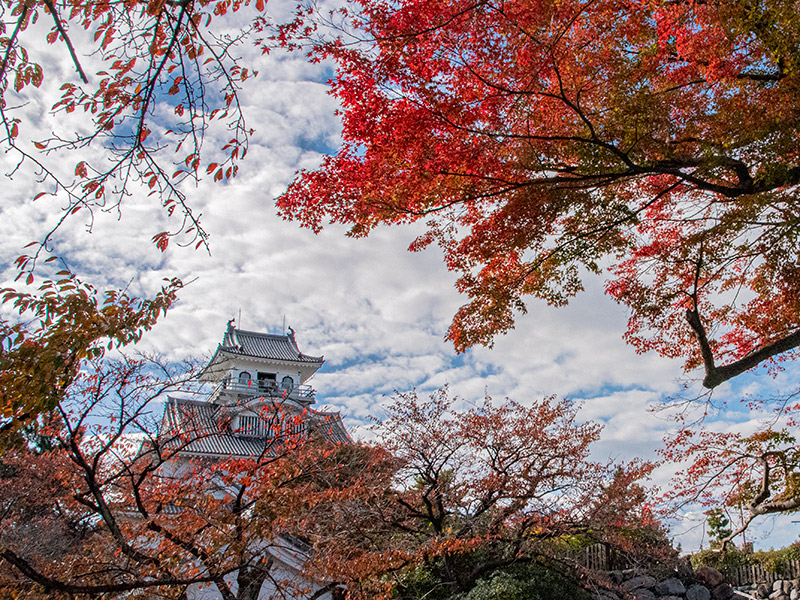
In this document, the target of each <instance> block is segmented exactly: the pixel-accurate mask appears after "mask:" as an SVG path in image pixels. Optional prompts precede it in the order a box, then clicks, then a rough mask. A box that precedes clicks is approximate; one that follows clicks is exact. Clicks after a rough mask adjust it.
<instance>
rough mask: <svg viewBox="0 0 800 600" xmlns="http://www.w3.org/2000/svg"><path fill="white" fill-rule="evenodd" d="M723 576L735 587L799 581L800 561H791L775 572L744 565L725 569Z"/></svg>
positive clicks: (756, 566)
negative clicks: (782, 580) (786, 580)
mask: <svg viewBox="0 0 800 600" xmlns="http://www.w3.org/2000/svg"><path fill="white" fill-rule="evenodd" d="M723 574H724V575H725V578H726V579H727V580H728V582H729V583H730V584H731V585H732V586H734V587H739V586H743V585H751V584H753V583H769V584H771V583H772V582H773V581H775V580H777V579H797V578H798V577H800V560H790V561H788V562H787V563H785V564H783V565H781V566H780V567H779V568H778V570H777V571H775V572H772V571H767V570H766V569H765V568H764V567H762V566H761V565H742V566H740V567H731V568H729V569H725V570H724V571H723Z"/></svg>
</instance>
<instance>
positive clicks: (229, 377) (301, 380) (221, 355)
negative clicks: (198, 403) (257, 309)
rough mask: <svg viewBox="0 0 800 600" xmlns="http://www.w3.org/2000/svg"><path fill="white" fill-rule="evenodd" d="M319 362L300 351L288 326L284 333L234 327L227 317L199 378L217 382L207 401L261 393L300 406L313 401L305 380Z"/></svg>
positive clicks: (225, 401)
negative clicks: (216, 344)
mask: <svg viewBox="0 0 800 600" xmlns="http://www.w3.org/2000/svg"><path fill="white" fill-rule="evenodd" d="M323 362H324V359H323V357H322V356H309V355H307V354H303V353H302V352H300V350H299V349H298V348H297V343H296V342H295V338H294V330H293V329H292V328H291V327H290V328H289V333H288V334H286V335H276V334H271V333H259V332H255V331H245V330H243V329H236V328H235V327H234V326H233V320H230V321H228V328H227V330H226V331H225V334H224V336H223V339H222V343H221V344H220V345H219V346H218V347H217V349H216V351H215V352H214V356H212V357H211V360H210V361H209V363H208V365H207V366H206V368H205V369H204V371H203V374H202V375H201V377H200V379H201V381H209V382H218V385H217V387H216V389H215V390H214V392H212V394H211V396H210V397H209V399H208V401H209V402H214V403H217V404H222V405H226V406H230V405H235V404H242V403H246V402H248V401H249V400H250V399H252V398H256V397H264V398H274V399H281V400H283V401H290V402H294V403H296V404H297V405H298V406H299V407H301V408H303V407H307V406H310V405H311V404H313V403H314V401H315V400H314V390H313V388H311V386H310V385H307V384H306V382H307V381H308V380H309V378H310V377H311V376H312V375H313V374H314V373H315V372H316V371H317V370H318V369H319V368H320V367H321V366H322V364H323Z"/></svg>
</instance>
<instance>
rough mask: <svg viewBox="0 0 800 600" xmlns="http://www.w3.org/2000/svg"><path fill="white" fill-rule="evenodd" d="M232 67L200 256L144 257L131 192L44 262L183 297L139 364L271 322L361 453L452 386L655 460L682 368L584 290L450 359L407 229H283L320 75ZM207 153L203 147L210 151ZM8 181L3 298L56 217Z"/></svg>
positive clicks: (733, 392)
mask: <svg viewBox="0 0 800 600" xmlns="http://www.w3.org/2000/svg"><path fill="white" fill-rule="evenodd" d="M240 51H241V53H242V55H243V57H244V60H245V61H246V62H247V63H248V64H251V65H252V67H253V68H255V69H257V70H258V71H259V72H260V74H259V76H258V78H257V79H256V80H255V81H254V82H253V83H251V84H250V85H247V86H245V87H244V89H243V91H242V96H241V98H242V101H243V105H244V111H245V115H246V118H247V120H248V126H250V127H253V128H254V129H255V133H254V135H253V137H252V139H251V146H250V151H249V153H248V156H247V159H246V160H245V161H244V162H243V163H242V164H241V168H240V174H239V176H238V177H237V178H236V179H234V180H233V181H232V182H231V183H229V184H224V185H220V184H216V185H215V184H212V183H211V182H210V181H208V180H206V181H202V182H201V183H200V184H199V185H198V186H197V187H192V188H187V189H186V192H187V194H188V196H189V199H190V202H191V204H192V206H193V208H194V209H195V211H197V212H199V213H202V221H203V224H204V226H205V228H206V229H207V231H208V232H209V233H210V234H211V239H210V248H211V253H210V255H209V254H208V253H206V252H204V251H203V250H193V249H191V248H180V247H174V246H171V247H170V248H169V249H168V250H167V252H165V253H162V252H160V251H159V250H158V249H157V248H156V247H155V246H154V245H153V244H152V243H149V240H150V238H151V237H152V236H153V235H154V234H156V233H158V232H159V231H162V230H163V229H166V226H165V223H166V217H165V215H164V213H163V211H162V210H161V209H160V207H159V206H158V205H157V203H154V201H153V199H152V198H148V197H147V194H146V193H145V192H144V191H141V190H137V191H135V193H134V194H133V195H132V196H131V197H129V198H126V199H125V201H124V204H123V205H122V207H121V209H120V211H111V212H109V213H103V212H97V213H95V218H94V222H93V223H91V232H89V231H88V229H89V223H88V222H87V220H86V218H85V217H82V216H81V214H80V213H79V214H78V215H76V216H75V217H73V218H71V219H70V220H68V221H67V222H66V224H65V225H64V226H63V227H62V228H61V229H60V230H59V231H58V232H57V234H56V236H55V237H54V242H53V250H54V253H55V254H57V255H59V256H61V257H62V258H63V259H64V260H65V261H66V262H67V264H68V265H69V267H70V268H72V269H73V270H74V271H75V272H77V273H78V274H80V275H81V276H82V277H84V278H85V279H86V280H88V281H91V282H93V283H94V284H95V285H97V286H98V287H114V286H117V287H124V286H128V288H129V290H130V291H131V292H132V293H137V294H139V293H141V294H152V293H153V292H154V291H155V290H156V289H158V287H159V286H160V282H161V280H162V279H163V278H165V277H174V276H177V277H180V278H182V279H183V280H184V281H187V282H188V281H190V282H191V283H190V284H189V285H188V286H187V287H186V288H185V289H184V290H183V291H182V293H181V295H180V301H179V303H178V304H177V305H176V306H175V307H174V309H173V310H172V311H171V312H170V313H169V315H168V316H167V317H166V318H164V319H163V320H162V322H161V323H160V324H159V325H158V326H157V327H156V329H155V330H154V331H153V332H152V333H151V334H150V335H149V336H148V337H147V338H145V341H144V344H145V345H146V347H147V348H149V349H153V350H157V351H159V352H162V353H164V354H166V355H169V356H171V357H175V358H180V357H184V356H188V355H194V356H198V355H200V356H202V355H208V354H210V353H211V352H212V351H213V350H214V348H215V347H216V345H217V344H218V343H219V342H220V341H221V338H222V333H223V331H224V328H225V324H226V322H227V321H228V319H230V318H236V319H237V321H238V323H239V326H240V327H242V328H244V329H251V330H258V331H269V332H273V333H279V332H282V331H283V326H284V322H285V323H286V325H288V326H291V327H293V328H294V329H295V330H296V332H297V340H298V344H299V346H300V349H301V350H302V351H304V352H307V353H309V354H317V355H318V354H323V355H324V356H325V358H326V364H325V366H324V367H323V369H322V370H321V371H320V372H319V373H318V374H317V375H316V376H315V377H314V379H313V381H312V384H313V385H314V387H315V388H316V389H317V392H318V395H317V399H318V404H320V405H327V406H329V407H331V408H334V409H336V410H340V411H341V412H342V414H343V416H344V417H345V421H346V423H347V424H348V425H349V427H350V428H351V429H352V430H353V431H355V432H356V434H357V435H358V431H359V427H360V426H361V425H363V423H364V422H365V420H366V419H367V417H369V416H370V415H374V416H378V417H380V415H381V403H382V402H385V401H386V399H387V398H388V397H389V396H391V394H392V393H393V392H394V391H395V390H399V391H405V390H410V389H411V388H416V389H417V390H418V391H423V392H424V391H426V390H433V389H435V388H437V387H440V386H442V385H444V384H449V386H450V387H451V389H452V390H453V391H454V392H455V393H456V394H458V395H459V396H461V397H463V398H464V399H465V402H470V401H474V400H478V399H480V398H482V397H483V396H484V394H489V395H491V396H492V397H494V398H503V397H506V396H507V397H510V398H512V399H514V400H517V401H519V402H523V403H524V402H526V401H527V400H530V399H533V398H539V397H541V396H543V395H546V394H547V395H549V394H557V395H559V396H561V397H566V398H572V399H574V400H576V401H579V402H582V404H583V408H582V411H581V413H580V414H581V417H582V418H584V419H592V420H596V421H600V422H602V423H603V424H604V425H605V429H604V432H603V437H602V441H601V443H600V444H599V445H598V447H597V449H596V456H597V457H598V458H607V457H612V458H619V459H630V458H633V457H636V456H639V457H643V458H653V457H654V456H655V454H654V453H655V451H656V449H657V448H658V447H659V445H660V444H661V439H662V437H663V435H664V434H665V432H666V431H667V430H669V429H670V428H671V427H672V426H673V423H672V421H671V420H670V418H669V417H668V416H667V415H666V414H664V413H663V412H654V411H653V410H652V408H653V407H657V406H660V405H663V404H664V403H665V402H670V401H672V400H674V399H678V398H684V397H691V396H692V395H694V394H696V393H697V391H698V389H699V388H698V387H697V384H696V382H694V383H693V382H692V381H691V379H690V378H687V377H686V376H685V375H684V374H683V373H682V371H681V365H680V364H679V363H677V362H675V361H670V360H667V359H664V358H661V357H658V356H655V355H637V354H636V353H635V352H634V351H633V350H632V349H631V348H630V347H629V346H626V345H625V344H624V342H623V341H622V339H621V335H622V332H623V331H624V329H625V324H626V314H625V311H624V309H623V308H621V307H619V306H617V305H615V304H614V303H613V302H612V301H611V300H609V299H608V298H606V297H605V296H604V295H603V294H602V280H601V279H599V278H589V279H587V281H586V292H585V293H584V294H582V295H580V296H579V297H578V298H576V299H575V300H574V301H573V302H572V304H571V305H570V306H568V307H566V308H562V309H552V308H548V307H546V306H542V305H539V304H531V305H530V306H529V313H528V314H527V315H525V316H521V317H519V319H518V321H517V327H516V329H515V330H514V331H512V332H511V333H509V334H508V335H505V336H503V337H500V338H498V339H497V340H496V344H495V346H494V348H493V349H485V348H476V349H473V350H471V351H469V352H467V353H466V354H464V355H461V356H458V355H456V354H455V353H454V351H453V349H452V347H451V346H450V345H449V344H448V343H446V342H445V341H444V335H445V333H446V330H447V327H448V325H449V322H450V318H451V317H452V315H453V314H454V312H455V311H456V309H457V308H458V307H459V306H460V304H461V303H462V302H463V298H460V297H459V295H458V294H457V292H456V291H455V289H454V287H453V283H454V276H453V274H451V273H449V272H448V271H447V270H446V269H445V268H444V266H443V263H442V257H441V254H440V253H439V252H438V250H437V249H436V248H432V249H429V250H426V251H425V252H422V253H417V254H411V253H408V252H407V251H406V248H407V246H408V244H409V242H411V241H412V240H413V238H414V237H415V235H417V234H418V233H419V231H420V230H419V229H415V228H414V227H394V228H388V229H381V230H378V231H377V232H375V233H374V234H372V235H371V236H370V237H369V238H368V239H359V240H354V239H350V238H347V237H346V236H345V235H344V229H343V228H341V227H328V228H327V229H325V230H324V231H323V232H322V233H320V234H319V235H314V234H313V233H311V232H309V231H304V230H300V229H298V227H297V226H296V225H295V224H293V223H290V222H285V221H283V220H281V219H280V218H279V217H278V216H277V215H276V210H275V204H274V202H275V198H276V197H277V196H278V195H279V194H281V193H282V192H283V191H284V190H285V188H286V186H287V184H288V183H289V182H290V181H291V179H292V177H293V174H294V173H295V172H296V171H297V170H298V169H301V168H313V167H314V166H315V165H316V164H318V162H319V161H320V158H321V156H322V153H323V152H326V151H332V150H333V149H335V148H336V146H337V143H338V134H339V123H338V119H337V117H336V115H335V110H336V107H337V105H336V102H335V100H334V99H332V98H331V97H330V96H328V95H327V87H326V84H325V81H326V80H327V79H328V77H329V76H330V71H329V68H330V67H329V66H328V65H325V64H318V65H310V64H308V63H307V62H306V61H305V60H304V58H303V57H302V56H301V55H300V54H293V55H290V54H287V53H285V52H280V51H276V52H273V53H271V54H269V55H266V56H262V55H260V53H259V52H257V51H256V50H255V49H252V48H251V47H249V46H243V47H242V48H240ZM44 52H46V53H49V54H45V55H44V58H43V60H44V62H45V64H46V65H47V66H49V68H50V71H49V72H50V73H53V76H52V77H51V78H50V79H46V81H45V85H44V88H45V91H46V90H47V87H48V86H50V88H49V89H50V90H51V92H52V91H53V88H57V87H58V85H60V83H61V82H62V81H63V80H64V78H68V77H70V71H71V70H72V69H71V66H70V65H69V64H65V63H64V62H63V56H61V55H60V54H59V52H58V49H56V48H54V47H47V48H45V49H44ZM87 60H88V58H87ZM54 93H55V92H54ZM45 96H46V94H44V93H39V94H37V93H31V94H30V95H29V97H28V105H26V108H25V110H26V111H28V114H29V115H31V116H32V117H33V120H34V122H35V124H36V125H35V126H36V127H39V128H40V134H42V135H43V134H44V133H46V132H47V131H48V130H53V129H56V128H58V127H62V126H64V122H63V120H62V119H63V118H62V117H57V116H53V115H51V114H50V113H49V112H48V110H47V108H48V106H47V105H46V103H45V101H43V99H42V98H44V97H45ZM68 126H69V127H74V128H76V129H79V128H80V126H81V125H80V123H78V122H76V123H71V122H70V123H69V124H68ZM31 127H34V125H31ZM24 131H25V130H24ZM24 131H23V134H24ZM221 133H224V132H221ZM221 133H220V135H221ZM212 134H213V132H212ZM215 141H216V140H213V139H210V140H208V142H207V148H212V147H214V146H215ZM223 143H224V142H223ZM219 145H220V146H221V145H222V144H219ZM74 164H75V159H71V158H68V157H65V158H64V165H65V166H64V168H65V169H67V170H68V169H71V168H72V166H74ZM14 165H15V162H14V157H13V156H11V155H9V154H6V155H5V157H4V158H3V162H2V171H3V175H4V177H5V179H4V180H3V183H2V188H0V189H2V190H3V198H2V203H0V252H2V257H3V261H2V264H3V265H4V269H5V270H4V271H3V274H2V278H3V279H4V280H5V282H6V284H7V283H8V282H10V280H12V279H13V278H14V276H15V274H16V273H15V271H14V269H13V267H12V261H13V259H14V258H15V257H16V256H18V255H19V254H20V253H21V252H22V247H23V246H24V245H25V244H27V243H28V242H31V241H34V240H39V239H42V237H43V235H44V234H45V233H46V232H47V231H48V230H49V229H50V228H51V227H52V226H53V224H54V223H55V222H56V221H57V219H58V218H59V217H60V216H61V210H62V205H61V204H59V203H58V202H57V201H55V200H51V199H49V198H48V197H45V198H42V199H40V200H38V201H36V202H35V203H32V202H31V201H30V198H31V197H33V196H34V195H35V194H36V193H37V192H38V191H41V186H40V185H39V184H38V183H37V181H36V177H35V172H33V171H31V170H29V169H28V170H26V169H27V165H24V166H23V168H22V169H21V170H20V171H17V172H15V173H14V174H13V175H12V176H8V174H10V173H12V170H13V168H14ZM240 314H241V319H239V315H240ZM695 375H696V374H695ZM796 375H797V371H796V370H794V372H793V373H785V374H783V375H782V376H781V378H780V380H779V381H777V382H772V381H770V380H767V379H766V378H764V377H760V378H745V379H742V380H741V381H738V382H736V386H737V387H736V389H733V388H731V386H723V389H720V390H717V392H715V399H716V400H718V401H722V400H725V399H734V398H737V397H740V395H741V394H742V393H743V392H745V391H748V392H753V393H756V392H759V391H761V390H762V389H763V388H765V387H775V386H778V388H779V389H788V388H790V387H791V380H792V379H794V380H795V381H796ZM685 385H689V386H690V387H689V389H685V388H684V386H685ZM759 418H761V416H760V415H752V414H750V413H748V412H745V411H742V410H740V409H738V408H736V407H735V405H734V406H733V407H729V408H723V409H722V410H720V411H717V412H714V413H713V414H712V415H711V417H710V420H711V421H713V423H714V426H715V427H717V428H719V429H744V430H746V429H748V428H754V427H755V426H756V425H757V423H758V419H759ZM672 471H674V467H670V466H665V467H664V468H662V469H660V470H659V471H657V472H656V473H655V475H654V478H653V483H654V484H657V485H660V486H662V487H667V486H669V477H670V473H671V472H672ZM702 523H703V517H702V515H701V514H699V513H696V512H691V511H690V513H689V514H688V515H686V517H685V518H684V519H683V521H681V522H676V523H675V524H674V525H673V528H672V532H673V534H674V535H675V536H676V541H678V542H680V543H681V544H682V546H683V548H684V550H692V549H696V548H697V547H698V546H699V544H700V542H701V539H702V535H703V527H702ZM754 533H756V544H757V545H760V546H762V547H769V546H775V547H779V546H782V545H784V544H786V543H789V542H791V541H794V540H795V539H796V538H797V525H796V524H792V523H791V519H790V518H788V517H786V518H782V519H777V520H774V521H773V520H770V519H767V520H765V521H764V524H763V526H762V527H761V528H760V529H759V530H758V532H754Z"/></svg>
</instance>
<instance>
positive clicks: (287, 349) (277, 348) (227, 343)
mask: <svg viewBox="0 0 800 600" xmlns="http://www.w3.org/2000/svg"><path fill="white" fill-rule="evenodd" d="M220 350H223V351H225V352H229V353H232V354H241V355H244V356H252V357H256V358H268V359H273V360H286V361H290V362H302V363H319V364H321V363H322V362H323V357H322V356H309V355H307V354H303V353H302V352H300V350H298V348H297V344H296V343H295V341H294V335H293V332H292V333H290V334H288V335H276V334H272V333H259V332H256V331H245V330H243V329H236V328H234V327H228V330H227V331H226V332H225V337H223V339H222V344H221V345H220Z"/></svg>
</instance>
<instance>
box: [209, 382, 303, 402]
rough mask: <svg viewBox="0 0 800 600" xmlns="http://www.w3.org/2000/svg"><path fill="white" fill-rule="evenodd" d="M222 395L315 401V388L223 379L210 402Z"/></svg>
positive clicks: (211, 396) (210, 397)
mask: <svg viewBox="0 0 800 600" xmlns="http://www.w3.org/2000/svg"><path fill="white" fill-rule="evenodd" d="M220 396H228V397H231V396H233V397H237V398H240V397H246V398H247V397H258V396H267V397H270V398H291V399H292V400H298V401H300V402H305V403H309V402H313V401H314V389H313V388H312V387H311V386H310V385H296V386H294V387H293V388H287V387H284V386H282V385H280V384H279V383H276V382H273V381H269V382H267V381H260V382H255V381H250V383H239V382H238V381H222V382H221V383H220V384H219V385H218V386H217V387H216V388H214V391H213V392H211V395H210V396H209V397H208V401H209V402H214V401H215V400H216V399H217V398H219V397H220Z"/></svg>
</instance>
